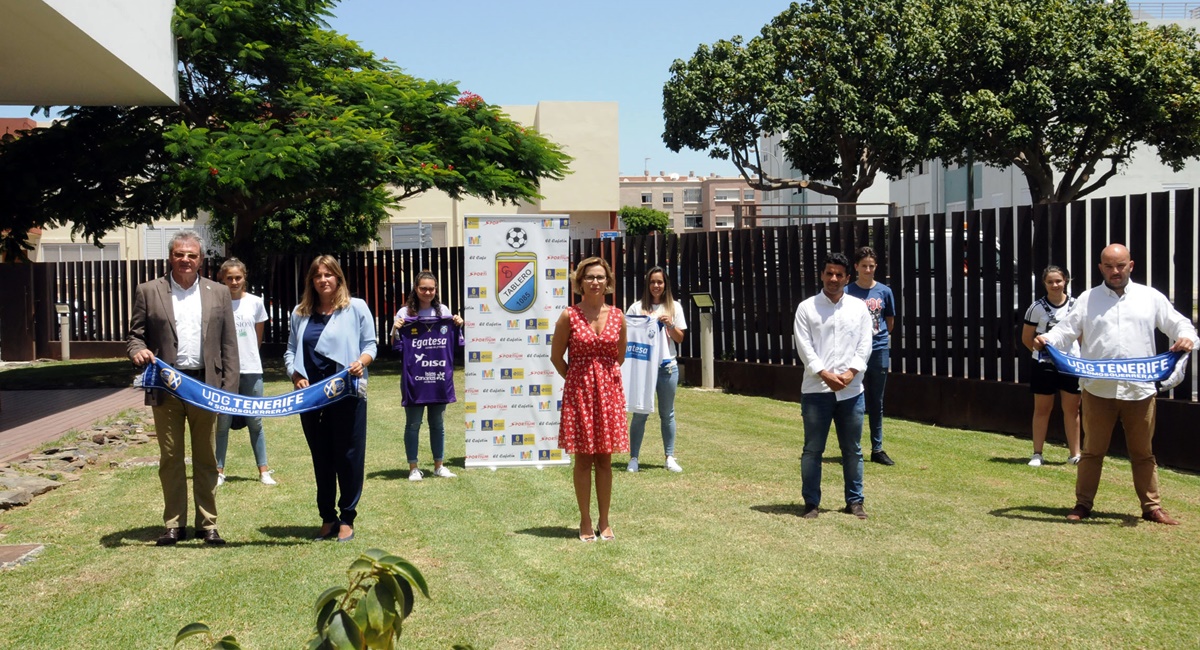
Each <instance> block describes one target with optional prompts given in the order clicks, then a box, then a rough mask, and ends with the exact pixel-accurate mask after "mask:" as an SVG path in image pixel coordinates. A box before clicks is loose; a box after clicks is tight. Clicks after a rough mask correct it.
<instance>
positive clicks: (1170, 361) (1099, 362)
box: [1045, 345, 1187, 382]
mask: <svg viewBox="0 0 1200 650" xmlns="http://www.w3.org/2000/svg"><path fill="white" fill-rule="evenodd" d="M1045 352H1047V353H1049V355H1050V361H1052V362H1053V363H1054V368H1055V370H1058V371H1059V372H1060V373H1062V374H1064V375H1072V376H1074V377H1084V378H1086V379H1113V380H1119V381H1142V382H1162V381H1166V380H1167V378H1168V377H1170V376H1171V375H1172V374H1173V373H1174V372H1175V365H1176V364H1177V363H1179V360H1180V359H1184V358H1186V357H1187V353H1185V352H1164V353H1162V354H1160V355H1158V356H1154V357H1146V358H1143V359H1080V358H1078V357H1072V356H1070V355H1067V354H1063V353H1062V352H1060V351H1059V350H1058V349H1056V348H1055V347H1054V346H1052V345H1047V346H1046V349H1045ZM1181 374H1182V373H1181Z"/></svg>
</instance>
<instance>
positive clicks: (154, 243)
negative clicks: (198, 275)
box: [142, 225, 225, 260]
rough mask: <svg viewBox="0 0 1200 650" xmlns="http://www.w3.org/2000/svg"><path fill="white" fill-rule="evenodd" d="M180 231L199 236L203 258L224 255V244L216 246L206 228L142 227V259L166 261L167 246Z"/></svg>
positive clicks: (191, 226) (192, 226) (198, 226)
mask: <svg viewBox="0 0 1200 650" xmlns="http://www.w3.org/2000/svg"><path fill="white" fill-rule="evenodd" d="M181 230H194V231H196V234H198V235H200V239H201V240H203V241H204V249H205V250H204V256H205V257H215V256H218V255H222V254H223V253H224V250H225V246H224V244H218V243H217V242H216V240H215V239H213V236H212V232H211V231H210V230H209V229H208V226H201V225H189V226H143V227H142V257H143V258H144V259H148V260H165V259H167V246H169V245H170V244H171V238H172V237H174V236H175V233H177V232H179V231H181Z"/></svg>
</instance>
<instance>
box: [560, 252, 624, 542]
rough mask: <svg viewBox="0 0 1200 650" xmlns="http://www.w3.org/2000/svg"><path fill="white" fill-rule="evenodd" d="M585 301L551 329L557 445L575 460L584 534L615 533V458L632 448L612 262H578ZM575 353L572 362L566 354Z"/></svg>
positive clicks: (586, 537)
mask: <svg viewBox="0 0 1200 650" xmlns="http://www.w3.org/2000/svg"><path fill="white" fill-rule="evenodd" d="M573 284H574V289H575V293H578V294H580V295H582V296H583V300H581V301H579V303H578V304H576V305H574V306H573V307H567V308H566V309H565V310H563V312H562V314H561V315H559V317H558V322H557V323H556V324H555V326H554V338H553V340H552V342H551V347H550V360H551V361H552V362H553V363H554V367H555V369H557V370H558V374H560V375H562V376H563V377H565V378H566V384H565V385H564V386H563V399H562V414H561V420H560V424H559V430H558V445H559V447H562V449H563V451H565V452H567V453H568V454H571V455H573V456H574V457H575V469H574V474H573V478H574V482H575V500H576V501H577V502H578V503H579V539H580V541H584V542H592V541H595V540H596V537H597V536H599V537H600V539H602V540H605V541H608V540H611V539H613V538H614V535H613V531H612V527H611V526H610V525H609V522H608V506H609V503H610V502H611V501H612V455H613V454H614V453H617V452H626V451H629V433H628V429H627V428H626V426H625V390H624V388H623V387H622V385H621V363H623V362H624V361H625V316H624V314H622V313H621V310H620V309H617V308H616V307H612V306H610V305H608V304H606V303H605V302H604V298H605V296H607V295H608V294H611V293H612V292H613V290H614V288H615V287H616V278H615V277H614V276H613V272H612V267H610V266H609V265H608V262H605V261H604V260H602V259H600V258H599V257H589V258H587V259H586V260H583V261H582V262H580V263H579V266H578V267H576V269H575V276H574V279H573ZM568 350H570V359H569V360H568V359H565V358H564V355H565V354H566V353H567V351H568ZM593 468H595V471H596V504H597V506H598V507H599V511H600V520H599V522H597V523H598V524H599V525H598V526H597V527H595V528H593V527H592V503H591V500H592V469H593Z"/></svg>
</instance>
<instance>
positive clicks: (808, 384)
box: [792, 291, 874, 401]
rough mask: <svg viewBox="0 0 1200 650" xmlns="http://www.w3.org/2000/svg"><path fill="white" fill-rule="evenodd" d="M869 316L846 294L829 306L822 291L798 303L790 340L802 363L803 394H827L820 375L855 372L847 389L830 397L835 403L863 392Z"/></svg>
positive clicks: (870, 326) (868, 353)
mask: <svg viewBox="0 0 1200 650" xmlns="http://www.w3.org/2000/svg"><path fill="white" fill-rule="evenodd" d="M873 327H874V326H873V324H872V322H871V312H870V311H869V310H868V309H867V304H866V303H865V302H863V301H862V300H859V299H858V298H855V297H854V296H851V295H849V294H842V298H841V299H840V300H838V301H837V302H833V301H831V300H830V299H829V297H828V296H826V295H825V292H824V291H821V292H819V293H817V295H815V296H813V297H811V298H809V299H808V300H805V301H804V302H802V303H800V306H799V307H797V308H796V320H795V322H794V323H793V325H792V336H793V340H794V341H795V343H796V354H798V355H800V361H802V362H803V363H804V383H803V384H802V385H801V387H800V391H801V392H803V393H831V392H833V391H832V390H831V389H830V388H829V386H828V385H827V384H826V383H825V382H824V381H823V380H822V379H821V377H820V374H819V373H820V372H821V371H822V370H829V371H830V372H833V373H837V374H841V373H843V372H846V371H847V370H857V371H858V372H857V374H855V375H854V379H853V380H852V381H851V382H850V385H848V386H846V387H845V388H843V389H842V390H839V391H837V392H836V393H834V394H835V395H837V398H838V400H839V401H841V400H845V399H850V398H853V397H858V395H859V394H861V393H862V392H863V386H862V380H863V374H862V373H863V371H864V370H866V369H867V360H868V359H869V358H870V357H871V338H872V336H873Z"/></svg>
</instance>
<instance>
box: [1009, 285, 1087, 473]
mask: <svg viewBox="0 0 1200 650" xmlns="http://www.w3.org/2000/svg"><path fill="white" fill-rule="evenodd" d="M1070 281H1071V274H1070V273H1068V272H1067V271H1066V270H1065V269H1062V268H1059V267H1057V266H1053V265H1051V266H1047V267H1046V269H1045V270H1044V271H1042V284H1043V285H1044V286H1045V287H1046V295H1045V296H1042V297H1041V298H1038V299H1037V300H1035V301H1034V302H1033V304H1032V305H1030V306H1029V309H1028V310H1026V312H1025V327H1024V328H1023V329H1022V330H1021V342H1022V343H1024V344H1025V347H1027V348H1029V349H1030V350H1031V351H1032V352H1033V360H1032V365H1031V367H1032V374H1031V376H1030V380H1029V390H1030V391H1031V392H1032V393H1033V457H1032V458H1030V459H1029V466H1030V467H1041V466H1042V463H1043V459H1042V448H1043V445H1045V443H1046V432H1047V430H1048V429H1049V428H1050V412H1051V411H1053V410H1054V394H1055V393H1057V394H1058V395H1059V399H1060V400H1061V402H1062V411H1063V429H1064V430H1065V432H1066V437H1067V449H1068V451H1069V453H1070V455H1069V456H1068V457H1067V462H1068V463H1070V464H1072V465H1078V464H1079V458H1080V455H1079V402H1080V397H1081V396H1080V394H1079V379H1078V378H1076V377H1072V376H1070V375H1064V374H1062V373H1060V372H1058V371H1057V370H1055V368H1054V364H1053V363H1051V362H1050V360H1049V359H1043V358H1042V355H1044V354H1045V353H1044V352H1038V351H1037V350H1034V349H1033V340H1034V339H1035V338H1037V337H1038V336H1040V335H1042V334H1045V333H1046V332H1048V331H1050V329H1051V328H1053V327H1054V326H1055V325H1056V324H1057V323H1058V321H1060V320H1062V319H1063V318H1065V317H1066V315H1067V314H1068V313H1069V312H1070V311H1071V309H1072V308H1073V307H1074V306H1075V299H1074V298H1073V297H1071V295H1070V294H1068V293H1067V283H1068V282H1070ZM1071 354H1072V355H1074V356H1079V344H1078V342H1076V343H1075V344H1073V345H1072V346H1071Z"/></svg>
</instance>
